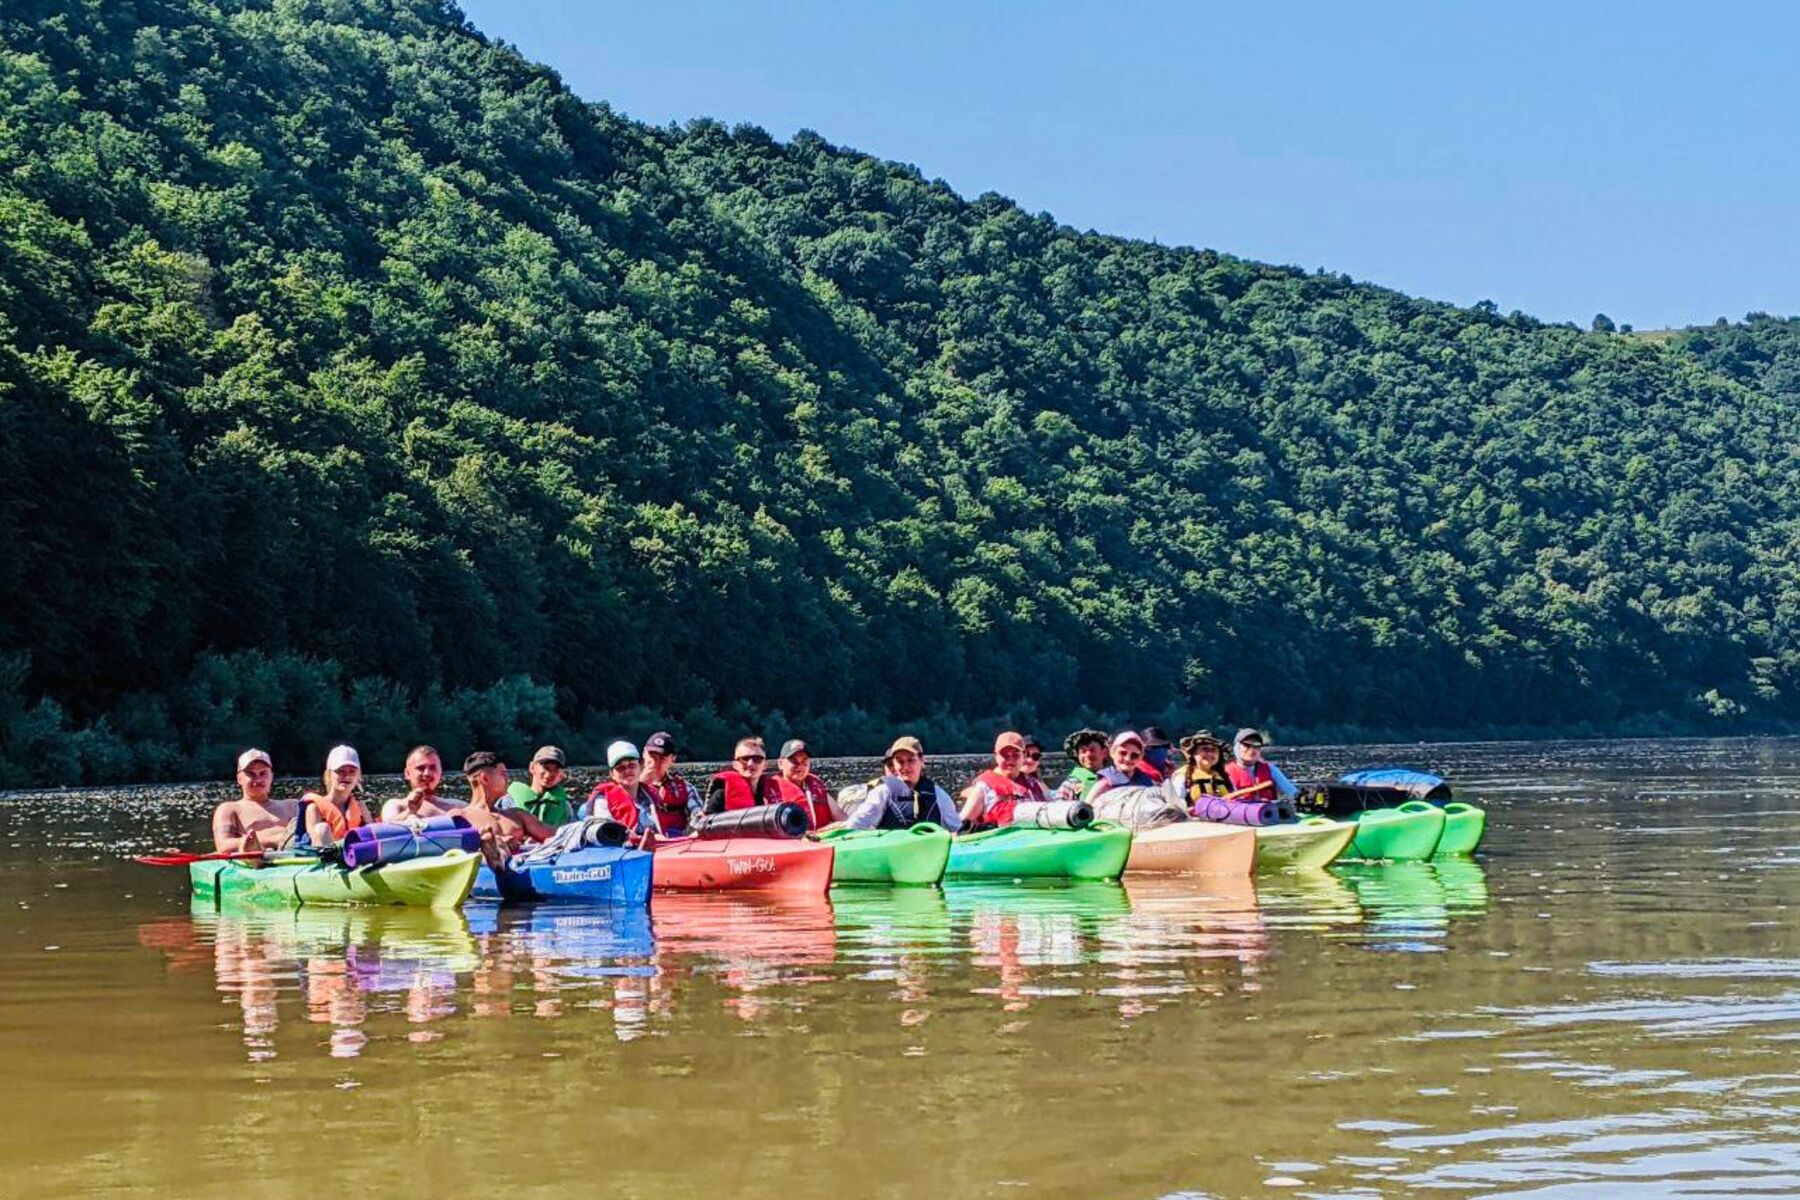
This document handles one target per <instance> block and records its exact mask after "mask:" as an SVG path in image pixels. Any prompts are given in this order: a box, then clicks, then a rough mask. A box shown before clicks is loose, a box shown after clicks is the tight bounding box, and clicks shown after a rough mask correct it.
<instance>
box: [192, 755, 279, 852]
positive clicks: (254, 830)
mask: <svg viewBox="0 0 1800 1200" xmlns="http://www.w3.org/2000/svg"><path fill="white" fill-rule="evenodd" d="M237 785H238V798H237V799H236V800H227V801H225V803H223V804H221V805H219V807H217V808H215V809H214V810H213V818H212V835H213V849H214V850H216V851H218V852H219V853H220V854H231V853H241V854H254V853H256V852H257V851H264V850H279V849H281V848H282V847H283V846H285V845H287V844H288V841H289V839H290V838H292V837H293V836H294V823H295V820H296V818H297V817H298V815H299V806H298V805H297V804H295V803H294V802H293V801H292V800H271V799H269V789H270V788H272V787H273V786H274V785H275V764H274V762H272V761H271V760H270V758H269V752H268V751H267V750H246V751H244V752H243V753H242V754H240V755H238V760H237Z"/></svg>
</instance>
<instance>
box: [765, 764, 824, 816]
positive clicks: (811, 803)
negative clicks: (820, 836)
mask: <svg viewBox="0 0 1800 1200" xmlns="http://www.w3.org/2000/svg"><path fill="white" fill-rule="evenodd" d="M775 791H776V794H777V795H778V796H779V797H780V798H781V799H783V800H788V801H792V802H793V803H795V804H798V805H799V806H800V807H801V808H804V809H805V810H806V819H807V821H808V823H809V824H810V825H811V826H812V828H814V829H823V828H824V827H825V826H827V825H829V824H831V792H830V791H828V790H827V789H826V787H825V781H824V780H823V779H820V778H819V777H818V776H817V775H811V774H809V775H807V777H806V783H805V784H804V786H802V785H799V784H795V783H792V782H790V781H789V780H788V777H787V776H785V775H778V776H776V777H775Z"/></svg>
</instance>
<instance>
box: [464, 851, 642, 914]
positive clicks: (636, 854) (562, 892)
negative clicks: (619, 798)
mask: <svg viewBox="0 0 1800 1200" xmlns="http://www.w3.org/2000/svg"><path fill="white" fill-rule="evenodd" d="M475 895H477V896H479V897H482V898H484V899H502V898H504V899H507V900H584V901H587V902H589V903H592V904H643V903H645V902H646V901H647V900H649V898H650V855H649V854H646V853H645V852H644V851H642V850H627V849H625V848H624V847H623V846H582V847H581V848H580V849H577V850H571V851H569V852H568V853H566V854H561V855H558V856H557V857H556V858H555V859H554V860H552V861H549V862H541V863H532V864H530V865H528V866H526V867H524V868H522V869H520V870H507V871H503V872H501V873H500V876H499V878H498V879H496V878H495V876H494V872H493V871H491V870H489V869H488V867H487V865H486V864H485V863H484V864H483V865H482V868H481V871H480V872H479V873H478V874H477V875H476V878H475Z"/></svg>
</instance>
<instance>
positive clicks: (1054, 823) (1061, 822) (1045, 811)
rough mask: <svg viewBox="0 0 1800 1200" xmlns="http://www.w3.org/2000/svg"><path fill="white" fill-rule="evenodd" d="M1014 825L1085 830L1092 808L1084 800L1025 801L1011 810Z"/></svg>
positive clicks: (1092, 812) (1090, 820)
mask: <svg viewBox="0 0 1800 1200" xmlns="http://www.w3.org/2000/svg"><path fill="white" fill-rule="evenodd" d="M1012 823H1013V824H1014V825H1023V826H1026V827H1027V828H1034V829H1086V828H1087V827H1088V826H1089V825H1092V824H1093V823H1094V808H1093V806H1092V805H1091V804H1089V803H1087V802H1086V801H1085V800H1051V801H1049V802H1048V803H1046V802H1044V801H1042V800H1026V801H1024V802H1022V803H1021V804H1019V805H1018V806H1017V807H1015V808H1014V809H1013V819H1012Z"/></svg>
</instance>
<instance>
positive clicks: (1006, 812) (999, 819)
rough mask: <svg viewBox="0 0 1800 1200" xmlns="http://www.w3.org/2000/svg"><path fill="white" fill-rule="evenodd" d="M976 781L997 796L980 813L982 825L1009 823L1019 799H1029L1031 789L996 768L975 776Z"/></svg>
mask: <svg viewBox="0 0 1800 1200" xmlns="http://www.w3.org/2000/svg"><path fill="white" fill-rule="evenodd" d="M975 782H976V783H983V784H986V785H987V786H988V788H989V789H990V790H991V791H992V792H993V793H994V795H995V796H997V797H998V799H997V800H994V801H992V802H990V803H989V804H988V806H987V808H986V809H985V810H983V812H982V814H981V823H982V824H983V825H1011V824H1012V822H1013V812H1014V811H1015V810H1016V809H1017V808H1018V807H1019V802H1020V801H1021V800H1029V799H1031V789H1030V788H1028V787H1026V786H1025V785H1024V784H1022V783H1020V782H1019V781H1018V780H1017V779H1013V778H1011V777H1010V776H1006V775H1002V774H1001V773H1000V772H999V770H998V769H997V768H990V769H988V770H986V771H983V772H982V773H981V774H979V775H977V776H976V777H975Z"/></svg>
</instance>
